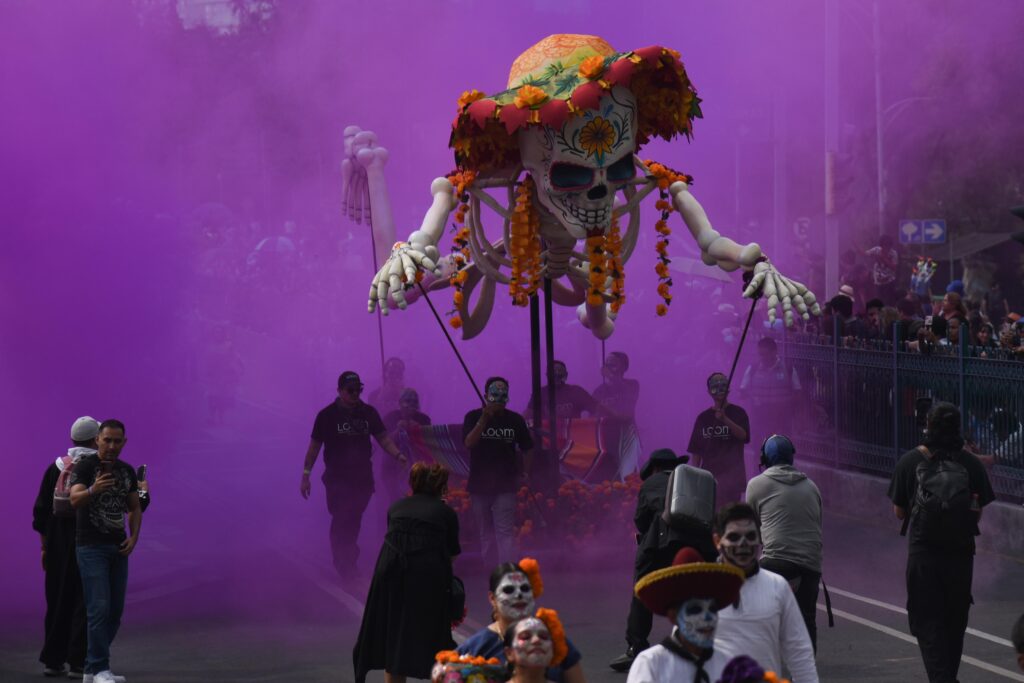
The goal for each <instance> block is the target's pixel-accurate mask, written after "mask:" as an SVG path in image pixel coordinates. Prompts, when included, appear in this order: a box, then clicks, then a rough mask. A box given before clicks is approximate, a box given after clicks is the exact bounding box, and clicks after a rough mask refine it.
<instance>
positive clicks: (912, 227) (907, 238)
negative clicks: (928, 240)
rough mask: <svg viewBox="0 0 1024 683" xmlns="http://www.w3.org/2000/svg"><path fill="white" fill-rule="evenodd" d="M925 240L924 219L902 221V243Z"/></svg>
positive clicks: (915, 242) (918, 242)
mask: <svg viewBox="0 0 1024 683" xmlns="http://www.w3.org/2000/svg"><path fill="white" fill-rule="evenodd" d="M922 242H924V223H923V222H922V221H913V220H902V221H900V244H921V243H922Z"/></svg>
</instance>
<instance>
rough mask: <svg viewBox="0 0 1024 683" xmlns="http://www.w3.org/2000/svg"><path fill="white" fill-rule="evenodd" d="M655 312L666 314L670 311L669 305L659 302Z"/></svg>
mask: <svg viewBox="0 0 1024 683" xmlns="http://www.w3.org/2000/svg"><path fill="white" fill-rule="evenodd" d="M654 312H655V313H657V314H658V315H665V314H666V313H668V306H666V305H665V304H658V305H657V306H656V307H655V309H654Z"/></svg>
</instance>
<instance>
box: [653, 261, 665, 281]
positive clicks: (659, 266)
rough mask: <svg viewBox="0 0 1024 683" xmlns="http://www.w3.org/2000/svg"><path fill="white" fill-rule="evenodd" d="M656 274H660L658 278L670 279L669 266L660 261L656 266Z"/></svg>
mask: <svg viewBox="0 0 1024 683" xmlns="http://www.w3.org/2000/svg"><path fill="white" fill-rule="evenodd" d="M654 272H655V273H657V274H658V277H668V266H666V265H665V264H664V263H662V262H660V261H659V262H658V263H657V264H656V265H655V266H654Z"/></svg>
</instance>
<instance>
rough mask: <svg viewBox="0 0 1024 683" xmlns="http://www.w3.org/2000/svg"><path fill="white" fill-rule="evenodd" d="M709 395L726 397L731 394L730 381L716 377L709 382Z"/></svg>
mask: <svg viewBox="0 0 1024 683" xmlns="http://www.w3.org/2000/svg"><path fill="white" fill-rule="evenodd" d="M708 393H710V394H711V395H712V396H724V395H725V394H727V393H729V380H727V379H726V378H724V377H716V378H715V379H713V380H711V381H710V382H708Z"/></svg>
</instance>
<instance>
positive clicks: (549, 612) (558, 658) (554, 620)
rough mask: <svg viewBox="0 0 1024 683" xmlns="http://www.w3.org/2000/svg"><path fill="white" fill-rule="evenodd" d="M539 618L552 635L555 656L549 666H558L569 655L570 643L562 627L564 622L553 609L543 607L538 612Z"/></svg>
mask: <svg viewBox="0 0 1024 683" xmlns="http://www.w3.org/2000/svg"><path fill="white" fill-rule="evenodd" d="M537 618H538V619H540V620H541V621H543V622H544V625H545V626H547V627H548V631H549V632H550V633H551V645H552V646H553V650H554V655H553V656H552V657H551V664H550V665H549V666H558V665H559V664H561V663H562V662H563V661H565V658H566V656H568V654H569V643H568V641H567V640H566V639H565V629H564V628H563V627H562V620H561V619H559V618H558V612H556V611H555V610H553V609H545V608H544V607H541V608H540V609H538V610H537Z"/></svg>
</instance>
